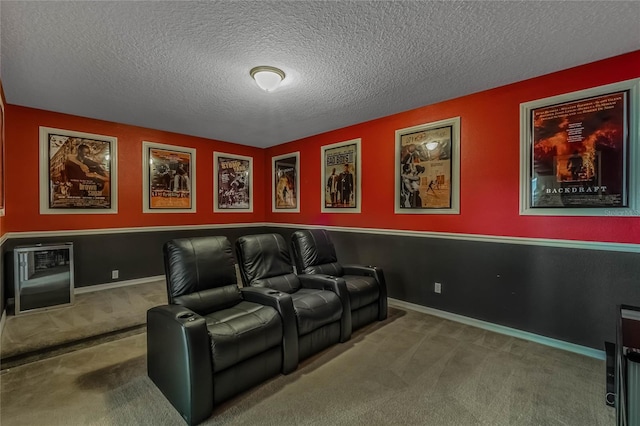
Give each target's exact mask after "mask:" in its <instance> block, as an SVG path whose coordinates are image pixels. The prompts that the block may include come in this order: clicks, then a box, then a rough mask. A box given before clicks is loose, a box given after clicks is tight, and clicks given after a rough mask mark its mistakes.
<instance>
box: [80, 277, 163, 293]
mask: <svg viewBox="0 0 640 426" xmlns="http://www.w3.org/2000/svg"><path fill="white" fill-rule="evenodd" d="M154 281H164V275H155V276H153V277H145V278H137V279H135V280H127V281H117V282H114V283H106V284H96V285H89V286H86V287H77V288H75V289H74V291H73V294H83V293H91V292H94V291H101V290H110V289H112V288H118V287H127V286H130V285H136V284H146V283H152V282H154Z"/></svg>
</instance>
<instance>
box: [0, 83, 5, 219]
mask: <svg viewBox="0 0 640 426" xmlns="http://www.w3.org/2000/svg"><path fill="white" fill-rule="evenodd" d="M4 180H5V176H4V103H3V102H2V93H0V216H4Z"/></svg>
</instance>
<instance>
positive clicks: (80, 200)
mask: <svg viewBox="0 0 640 426" xmlns="http://www.w3.org/2000/svg"><path fill="white" fill-rule="evenodd" d="M117 158H118V155H117V138H115V137H111V136H104V135H94V134H91V133H82V132H75V131H71V130H62V129H54V128H50V127H40V214H77V213H82V214H87V213H100V214H102V213H117V212H118V185H117V181H118V173H117V161H116V159H117Z"/></svg>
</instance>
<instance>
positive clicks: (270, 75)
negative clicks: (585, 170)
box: [249, 65, 284, 92]
mask: <svg viewBox="0 0 640 426" xmlns="http://www.w3.org/2000/svg"><path fill="white" fill-rule="evenodd" d="M249 74H251V77H253V79H254V80H255V81H256V83H257V84H258V87H260V88H261V89H262V90H264V91H265V92H273V91H274V90H276V89H277V88H278V86H280V83H281V82H282V80H284V71H282V70H281V69H278V68H275V67H269V66H264V65H262V66H259V67H255V68H252V69H251V71H249Z"/></svg>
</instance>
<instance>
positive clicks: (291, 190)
mask: <svg viewBox="0 0 640 426" xmlns="http://www.w3.org/2000/svg"><path fill="white" fill-rule="evenodd" d="M271 178H272V182H271V205H272V208H271V211H272V212H274V213H277V212H285V213H286V212H289V213H299V212H300V191H299V188H300V152H293V153H290V154H283V155H278V156H277V157H272V158H271Z"/></svg>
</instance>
